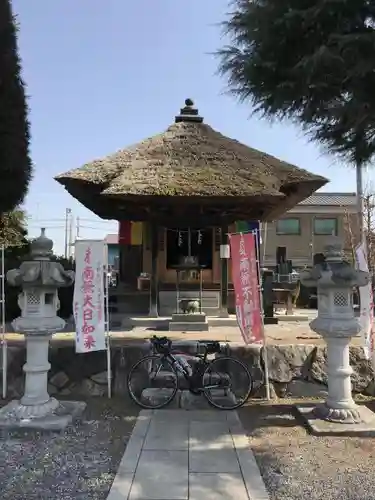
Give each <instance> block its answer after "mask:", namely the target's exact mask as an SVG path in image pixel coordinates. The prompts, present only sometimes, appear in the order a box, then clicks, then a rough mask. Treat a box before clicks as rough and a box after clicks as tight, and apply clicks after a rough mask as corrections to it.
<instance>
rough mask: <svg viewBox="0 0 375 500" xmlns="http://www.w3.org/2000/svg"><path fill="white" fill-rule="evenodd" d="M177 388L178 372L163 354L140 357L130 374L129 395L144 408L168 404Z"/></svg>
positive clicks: (160, 406)
mask: <svg viewBox="0 0 375 500" xmlns="http://www.w3.org/2000/svg"><path fill="white" fill-rule="evenodd" d="M177 389H178V375H177V372H176V370H175V368H174V367H173V365H172V364H171V362H170V361H169V360H168V359H167V358H165V357H163V356H158V355H156V354H155V355H152V356H146V357H144V358H142V359H140V360H139V361H138V362H137V363H136V364H135V365H134V366H133V368H132V369H131V370H130V372H129V375H128V391H129V395H130V397H131V399H132V400H133V401H134V402H135V403H136V404H137V405H139V406H141V407H142V408H146V409H150V410H157V409H159V408H163V407H164V406H167V405H168V404H169V403H170V402H171V401H172V400H173V398H174V397H175V395H176V392H177Z"/></svg>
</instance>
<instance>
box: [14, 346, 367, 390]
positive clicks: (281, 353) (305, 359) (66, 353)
mask: <svg viewBox="0 0 375 500" xmlns="http://www.w3.org/2000/svg"><path fill="white" fill-rule="evenodd" d="M195 349H196V344H195V343H187V342H179V343H178V350H179V351H184V352H187V353H189V354H193V353H194V352H195ZM149 352H150V347H149V344H148V343H146V342H143V343H138V344H133V345H128V346H126V347H121V348H120V347H116V348H114V349H113V350H112V353H111V359H112V391H113V394H114V395H115V396H120V397H126V396H127V387H126V378H127V373H128V371H129V369H130V367H131V366H132V365H133V364H134V363H135V362H136V361H137V360H138V359H140V357H141V356H143V355H145V354H148V353H149ZM228 352H229V353H230V354H232V355H233V356H236V357H238V358H239V359H240V360H242V361H243V362H244V363H245V364H246V365H247V366H248V367H249V369H250V371H251V373H252V375H253V377H254V381H255V385H256V393H255V394H256V395H257V396H263V395H264V388H263V387H262V386H263V378H264V375H263V374H264V363H263V356H262V355H261V354H262V349H261V348H260V347H256V346H242V345H231V346H229V347H228ZM326 354H327V353H326V348H324V347H322V346H314V345H270V346H268V347H267V357H268V365H269V378H270V381H271V383H270V386H271V395H272V396H273V397H324V396H325V395H326V391H327V387H326V383H327V375H326ZM49 359H50V363H51V370H50V372H49V385H48V387H49V391H50V394H51V395H59V394H60V395H62V396H72V397H88V396H105V395H106V394H107V372H106V370H107V358H106V352H95V353H90V354H75V352H74V347H59V348H56V347H53V346H52V347H51V348H50V356H49ZM350 361H351V365H352V368H353V370H354V373H353V376H352V386H353V391H354V392H355V393H362V394H365V395H368V396H375V377H374V372H373V370H372V366H371V363H370V362H369V361H367V360H366V359H365V358H364V355H363V350H362V348H360V347H352V348H351V350H350ZM24 363H25V350H24V348H23V347H13V346H10V347H8V397H10V398H17V397H20V396H21V395H22V394H23V381H24V378H23V372H22V366H23V364H24Z"/></svg>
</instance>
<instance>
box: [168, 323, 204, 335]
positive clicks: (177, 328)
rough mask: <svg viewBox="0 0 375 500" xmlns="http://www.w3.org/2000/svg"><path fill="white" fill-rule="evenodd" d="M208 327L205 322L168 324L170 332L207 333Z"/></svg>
mask: <svg viewBox="0 0 375 500" xmlns="http://www.w3.org/2000/svg"><path fill="white" fill-rule="evenodd" d="M208 329H209V325H208V323H207V322H202V321H200V322H198V321H197V322H194V323H189V322H186V321H184V322H182V321H181V322H177V321H176V322H173V321H171V322H170V323H169V331H170V332H208Z"/></svg>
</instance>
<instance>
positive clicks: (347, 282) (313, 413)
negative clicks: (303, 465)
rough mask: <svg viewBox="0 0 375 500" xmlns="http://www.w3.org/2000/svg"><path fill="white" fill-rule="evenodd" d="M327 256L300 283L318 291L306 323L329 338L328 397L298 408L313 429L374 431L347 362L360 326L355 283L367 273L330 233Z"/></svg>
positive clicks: (374, 423)
mask: <svg viewBox="0 0 375 500" xmlns="http://www.w3.org/2000/svg"><path fill="white" fill-rule="evenodd" d="M325 257H326V261H325V262H324V263H322V264H317V265H315V266H314V267H313V269H312V270H308V271H304V272H302V273H301V283H302V284H303V285H305V286H307V287H317V290H318V316H317V318H316V319H314V320H313V321H312V322H311V323H310V327H311V329H312V330H313V331H314V332H316V333H318V334H319V335H321V336H322V337H323V338H324V340H325V341H326V343H327V377H328V397H327V399H326V401H325V402H324V403H323V404H320V405H317V406H315V407H312V406H298V407H297V409H298V411H299V412H300V414H301V415H302V416H303V417H304V419H305V420H306V422H307V425H308V427H309V428H310V430H311V431H312V432H313V433H316V434H332V433H340V434H347V433H349V434H350V433H361V432H364V433H366V434H368V433H369V432H370V433H372V432H374V433H375V414H374V413H373V412H372V411H370V410H369V409H368V408H367V407H366V406H359V405H357V404H356V403H355V402H354V400H353V398H352V387H351V380H350V376H351V374H352V368H351V367H350V363H349V344H350V341H351V339H352V337H355V336H357V335H358V334H359V333H360V330H361V327H360V325H359V321H358V320H357V318H356V317H355V316H354V309H353V288H354V287H360V286H365V285H366V284H367V283H368V281H369V279H370V276H369V273H366V272H364V271H357V270H355V269H354V268H353V267H352V266H350V264H348V263H347V262H345V261H344V260H343V251H342V243H341V241H340V240H339V239H338V238H335V237H330V238H329V240H328V241H327V244H326V247H325Z"/></svg>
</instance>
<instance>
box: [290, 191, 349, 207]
mask: <svg viewBox="0 0 375 500" xmlns="http://www.w3.org/2000/svg"><path fill="white" fill-rule="evenodd" d="M356 203H357V195H356V193H314V194H313V195H311V196H309V197H308V198H306V200H303V201H301V202H300V203H298V205H304V206H306V205H310V206H311V205H313V206H321V205H325V206H331V207H332V206H335V207H341V206H353V205H356Z"/></svg>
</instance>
